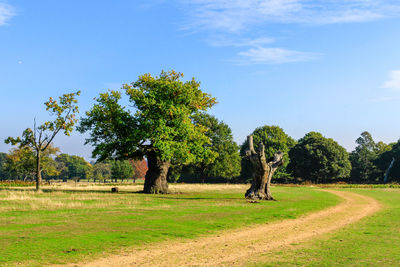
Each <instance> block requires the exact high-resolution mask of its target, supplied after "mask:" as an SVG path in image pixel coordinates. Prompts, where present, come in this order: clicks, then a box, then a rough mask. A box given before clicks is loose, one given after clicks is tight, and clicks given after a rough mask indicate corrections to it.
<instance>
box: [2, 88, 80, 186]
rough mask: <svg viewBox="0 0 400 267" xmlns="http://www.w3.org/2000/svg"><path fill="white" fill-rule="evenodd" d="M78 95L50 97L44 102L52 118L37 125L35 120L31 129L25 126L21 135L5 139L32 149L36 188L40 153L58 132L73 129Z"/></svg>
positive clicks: (20, 146)
mask: <svg viewBox="0 0 400 267" xmlns="http://www.w3.org/2000/svg"><path fill="white" fill-rule="evenodd" d="M79 95H80V91H78V92H76V93H70V94H64V95H62V96H60V97H59V100H58V101H57V100H53V98H51V97H50V99H49V101H47V102H45V103H44V104H45V106H46V110H47V111H49V112H50V114H51V115H52V116H55V119H54V120H51V121H46V122H45V123H43V124H42V125H39V126H37V125H36V120H35V122H34V127H33V130H32V129H30V128H27V129H25V130H24V131H23V133H22V137H17V138H13V137H8V138H7V139H6V140H5V143H6V144H12V145H14V146H19V148H21V149H22V148H24V149H25V148H29V149H32V151H34V153H35V158H36V178H37V183H36V189H39V187H40V183H41V179H42V178H41V168H42V167H43V166H42V165H43V163H44V162H42V161H41V158H42V153H44V152H45V151H46V150H47V149H48V148H49V146H50V145H51V142H52V141H53V139H54V137H55V136H56V135H57V134H58V133H59V132H63V133H64V134H65V135H67V136H69V135H70V133H71V132H72V131H73V126H74V125H75V123H76V122H77V118H76V117H75V115H76V113H78V112H79V110H78V106H77V105H76V103H77V102H78V101H77V99H76V97H77V96H79ZM52 174H55V173H52Z"/></svg>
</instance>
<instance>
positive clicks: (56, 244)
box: [0, 185, 340, 266]
mask: <svg viewBox="0 0 400 267" xmlns="http://www.w3.org/2000/svg"><path fill="white" fill-rule="evenodd" d="M246 188H247V187H246V186H244V185H231V186H229V185H203V186H202V185H178V186H175V187H174V186H172V189H173V190H174V191H175V192H176V193H175V194H169V195H144V194H139V193H133V192H130V191H132V190H133V189H130V188H129V187H127V188H125V189H124V188H122V191H123V192H121V193H118V194H112V193H109V192H108V191H109V188H106V187H104V186H103V187H96V188H90V187H86V188H73V187H71V188H67V189H64V190H61V189H60V188H59V189H57V190H54V189H53V190H51V191H45V192H43V193H40V194H37V193H35V192H33V191H31V190H21V189H19V190H18V189H15V190H11V189H8V190H7V189H3V190H0V248H1V250H0V265H14V264H16V263H21V264H24V265H37V266H39V265H43V264H51V263H61V264H62V263H67V262H77V261H79V260H82V259H90V258H92V257H96V256H98V255H100V254H102V255H103V254H107V253H113V252H119V251H121V249H123V248H124V247H131V246H141V245H143V244H146V243H150V242H160V241H163V240H172V239H176V238H194V237H198V236H201V235H208V234H214V233H216V232H218V231H220V230H224V229H233V228H238V227H243V226H246V225H251V224H260V223H265V222H270V221H276V220H282V219H288V218H296V217H298V216H300V215H302V214H305V213H308V212H312V211H316V210H321V209H324V208H326V207H328V206H332V205H335V204H337V203H339V202H340V199H339V198H338V197H336V196H335V195H332V194H329V193H326V192H321V191H317V190H315V189H311V188H300V187H274V188H273V193H274V196H275V197H276V198H277V199H278V200H279V201H276V202H274V201H266V202H261V203H248V202H247V201H246V200H245V199H244V198H243V194H244V192H245V190H246Z"/></svg>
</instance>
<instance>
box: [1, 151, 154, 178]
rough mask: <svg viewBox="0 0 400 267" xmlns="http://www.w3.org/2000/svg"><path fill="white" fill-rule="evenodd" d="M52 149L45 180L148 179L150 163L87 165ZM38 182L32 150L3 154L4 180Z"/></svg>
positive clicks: (46, 157)
mask: <svg viewBox="0 0 400 267" xmlns="http://www.w3.org/2000/svg"><path fill="white" fill-rule="evenodd" d="M59 152H60V150H59V149H58V148H56V147H53V146H50V147H49V149H47V150H46V152H45V153H43V155H42V166H41V175H42V177H43V179H44V180H45V181H50V180H59V181H63V182H67V181H68V180H73V181H76V182H79V181H81V180H86V181H93V182H111V181H118V180H119V181H124V180H133V181H135V180H137V179H144V175H145V173H146V170H147V163H146V161H145V160H144V159H143V160H141V161H132V160H106V161H103V162H94V161H92V162H90V163H89V162H87V161H86V160H85V159H84V158H83V157H79V156H76V155H68V154H66V153H59ZM35 179H36V157H35V152H34V151H33V150H31V149H29V148H28V147H22V148H19V147H18V148H13V149H11V150H10V152H9V153H0V180H21V181H34V180H35Z"/></svg>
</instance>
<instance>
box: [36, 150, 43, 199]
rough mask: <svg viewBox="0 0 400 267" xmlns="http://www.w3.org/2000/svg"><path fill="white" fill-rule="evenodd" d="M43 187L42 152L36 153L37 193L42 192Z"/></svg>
mask: <svg viewBox="0 0 400 267" xmlns="http://www.w3.org/2000/svg"><path fill="white" fill-rule="evenodd" d="M41 185H42V170H41V169H40V150H38V151H36V191H40V186H41Z"/></svg>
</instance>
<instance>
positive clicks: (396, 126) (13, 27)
mask: <svg viewBox="0 0 400 267" xmlns="http://www.w3.org/2000/svg"><path fill="white" fill-rule="evenodd" d="M399 29H400V2H399V1H390V0H388V1H380V0H336V1H333V0H325V1H311V0H248V1H244V0H232V1H227V0H172V1H163V0H147V1H142V0H135V1H124V0H116V1H101V0H97V1H92V0H86V1H75V0H68V1H67V0H57V1H52V0H47V1H44V0H36V1H29V0H15V1H12V0H7V1H2V0H0V92H1V98H0V113H1V116H0V125H1V128H0V140H4V139H5V138H6V137H8V136H17V135H19V134H20V133H21V132H22V131H23V129H25V128H27V127H32V124H33V118H34V117H36V119H37V120H38V121H39V122H40V121H45V120H47V119H48V118H49V116H48V114H47V113H46V111H45V109H44V105H43V103H44V102H45V101H46V100H47V99H48V97H50V96H53V97H55V96H58V95H61V94H62V93H65V92H72V91H75V90H78V89H79V90H82V95H81V97H80V99H79V101H80V104H79V105H80V109H81V115H83V113H84V111H86V110H88V109H89V108H90V107H91V105H93V98H94V97H96V96H97V95H98V94H99V93H100V92H104V91H106V90H107V88H111V89H118V88H119V87H120V85H121V84H122V83H126V82H132V81H135V80H136V79H137V77H138V75H141V74H143V73H148V72H150V73H152V74H155V75H157V74H159V73H160V71H161V70H162V69H164V70H170V69H175V70H177V71H180V72H183V73H184V74H185V77H186V78H187V79H190V78H191V77H195V78H196V79H198V80H199V81H201V83H202V89H203V90H204V91H206V92H209V93H211V94H212V95H213V96H215V97H217V100H218V102H219V104H218V105H217V106H215V107H214V108H213V109H212V110H211V113H212V114H214V115H215V116H217V117H218V118H219V119H221V120H223V121H224V122H226V123H227V124H229V125H230V126H231V128H232V130H233V134H234V138H235V140H236V141H237V142H238V143H239V144H241V143H242V142H243V141H244V139H245V137H246V136H247V135H248V134H249V133H251V132H252V131H253V130H254V129H255V128H256V127H258V126H262V125H279V126H280V127H282V128H283V129H284V130H285V131H286V132H287V133H288V134H289V135H291V136H292V137H294V138H296V139H298V138H301V137H302V136H304V134H306V133H307V132H309V131H319V132H321V133H322V134H324V135H325V136H326V137H331V138H333V139H335V140H336V141H338V142H339V143H340V144H341V145H343V146H344V147H345V148H346V149H348V150H349V151H350V150H352V149H353V148H354V140H355V139H356V138H357V137H358V136H359V135H360V133H361V132H363V131H365V130H367V131H369V132H371V134H372V135H373V137H374V139H375V140H382V141H384V142H394V141H397V140H398V139H399V137H400V116H399V107H400V49H399V47H400V30H399ZM83 143H84V136H82V135H81V134H79V133H74V134H73V135H72V136H71V137H68V138H67V137H62V136H59V137H57V138H56V140H55V145H56V146H59V147H60V148H61V150H62V151H63V152H66V153H70V154H76V155H81V156H85V157H86V158H89V156H90V153H91V148H90V147H88V146H83ZM9 149H10V146H8V145H6V144H3V142H1V143H0V151H2V152H6V151H8V150H9Z"/></svg>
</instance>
